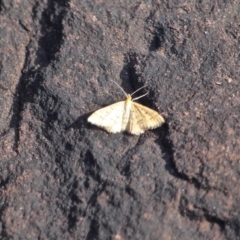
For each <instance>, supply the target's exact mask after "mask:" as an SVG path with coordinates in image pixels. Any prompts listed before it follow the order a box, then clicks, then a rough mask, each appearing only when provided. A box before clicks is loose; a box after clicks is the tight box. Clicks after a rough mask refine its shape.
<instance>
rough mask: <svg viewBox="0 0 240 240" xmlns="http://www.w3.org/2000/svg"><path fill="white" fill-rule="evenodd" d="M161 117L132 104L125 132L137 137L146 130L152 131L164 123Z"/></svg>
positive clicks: (139, 105)
mask: <svg viewBox="0 0 240 240" xmlns="http://www.w3.org/2000/svg"><path fill="white" fill-rule="evenodd" d="M164 122H165V121H164V119H163V117H162V116H161V115H160V114H159V113H158V112H156V111H154V110H152V109H150V108H148V107H145V106H143V105H141V104H139V103H135V102H133V103H132V108H131V112H130V117H129V122H128V126H127V129H126V130H127V131H128V132H129V133H132V134H136V135H139V134H141V133H143V132H144V131H145V130H147V129H153V128H157V127H159V126H161V125H162V124H163V123H164Z"/></svg>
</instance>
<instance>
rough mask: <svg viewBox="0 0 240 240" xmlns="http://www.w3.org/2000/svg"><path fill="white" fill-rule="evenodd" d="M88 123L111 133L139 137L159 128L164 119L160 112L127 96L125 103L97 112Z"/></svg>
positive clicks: (115, 104)
mask: <svg viewBox="0 0 240 240" xmlns="http://www.w3.org/2000/svg"><path fill="white" fill-rule="evenodd" d="M88 122H90V123H92V124H95V125H97V126H99V127H102V128H104V129H105V130H106V131H108V132H110V133H117V132H122V131H127V132H129V133H131V134H136V135H139V134H141V133H143V132H144V131H145V130H147V129H152V128H156V127H159V126H160V125H162V124H163V123H164V119H163V117H162V116H161V115H160V114H159V113H158V112H156V111H154V110H152V109H150V108H148V107H145V106H143V105H141V104H139V103H136V102H133V100H132V97H131V95H130V94H126V100H125V101H121V102H118V103H114V104H112V105H110V106H107V107H104V108H102V109H99V110H97V111H96V112H94V113H93V114H92V115H91V116H90V117H89V118H88Z"/></svg>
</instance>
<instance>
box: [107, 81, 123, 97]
mask: <svg viewBox="0 0 240 240" xmlns="http://www.w3.org/2000/svg"><path fill="white" fill-rule="evenodd" d="M110 81H111V82H114V81H113V80H110ZM114 83H115V84H116V85H117V86H118V87H119V88H120V89H121V90H122V91H123V93H124V94H125V96H127V93H126V92H125V91H124V90H123V89H122V87H121V86H120V85H118V84H117V83H116V82H114Z"/></svg>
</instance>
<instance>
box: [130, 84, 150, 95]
mask: <svg viewBox="0 0 240 240" xmlns="http://www.w3.org/2000/svg"><path fill="white" fill-rule="evenodd" d="M146 86H147V85H144V86H142V87H140V88H139V89H137V90H136V91H135V92H133V93H131V96H132V95H133V94H135V93H136V92H138V91H139V90H141V89H143V88H145V87H146ZM144 96H145V95H144Z"/></svg>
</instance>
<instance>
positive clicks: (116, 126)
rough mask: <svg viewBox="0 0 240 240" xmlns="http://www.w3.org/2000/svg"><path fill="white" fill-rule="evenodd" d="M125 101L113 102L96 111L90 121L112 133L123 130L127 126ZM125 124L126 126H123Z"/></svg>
mask: <svg viewBox="0 0 240 240" xmlns="http://www.w3.org/2000/svg"><path fill="white" fill-rule="evenodd" d="M124 116H125V101H121V102H118V103H114V104H111V105H109V106H107V107H104V108H101V109H99V110H97V111H96V112H94V113H93V114H92V115H91V116H90V117H89V118H88V122H90V123H92V124H94V125H96V126H98V127H101V128H104V129H105V130H106V131H108V132H111V133H117V132H121V131H122V130H123V129H125V128H126V123H125V122H126V121H127V120H126V119H124ZM123 124H125V126H123Z"/></svg>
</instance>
